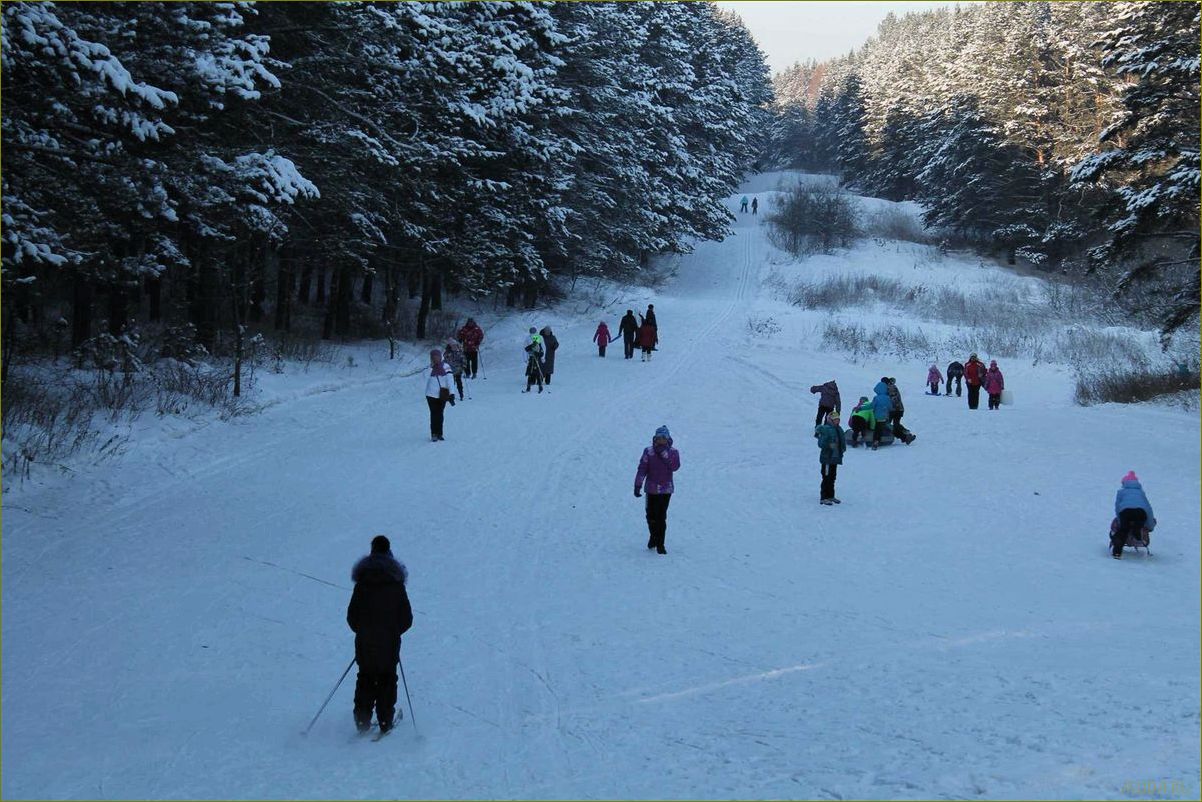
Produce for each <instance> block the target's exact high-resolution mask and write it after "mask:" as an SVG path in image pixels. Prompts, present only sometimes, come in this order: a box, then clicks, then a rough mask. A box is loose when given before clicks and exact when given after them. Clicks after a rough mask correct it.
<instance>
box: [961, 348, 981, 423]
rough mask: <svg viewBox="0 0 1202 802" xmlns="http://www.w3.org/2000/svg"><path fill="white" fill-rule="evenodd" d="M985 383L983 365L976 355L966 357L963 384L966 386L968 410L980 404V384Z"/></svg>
mask: <svg viewBox="0 0 1202 802" xmlns="http://www.w3.org/2000/svg"><path fill="white" fill-rule="evenodd" d="M984 381H985V363H983V362H982V361H981V360H979V359H977V355H976V354H972V355H971V356H969V357H968V363H967V364H965V365H964V382H965V383H966V384H967V385H968V408H969V409H976V408H977V407H978V406H979V405H980V403H981V384H982V383H984Z"/></svg>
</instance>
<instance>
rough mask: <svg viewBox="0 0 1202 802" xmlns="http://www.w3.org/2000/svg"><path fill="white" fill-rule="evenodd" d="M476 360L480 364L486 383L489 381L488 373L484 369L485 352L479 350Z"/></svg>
mask: <svg viewBox="0 0 1202 802" xmlns="http://www.w3.org/2000/svg"><path fill="white" fill-rule="evenodd" d="M476 359H477V360H479V362H480V374H481V376H482V377H483V378H484V380H485V381H488V371H487V370H485V369H484V352H483V351H480V350H477V351H476Z"/></svg>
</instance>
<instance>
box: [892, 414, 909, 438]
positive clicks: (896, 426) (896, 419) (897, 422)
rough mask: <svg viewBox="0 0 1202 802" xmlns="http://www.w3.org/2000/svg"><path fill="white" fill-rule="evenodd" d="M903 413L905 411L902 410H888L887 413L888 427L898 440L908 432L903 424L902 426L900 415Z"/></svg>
mask: <svg viewBox="0 0 1202 802" xmlns="http://www.w3.org/2000/svg"><path fill="white" fill-rule="evenodd" d="M905 414H906V413H904V412H890V413H889V426H890V428H892V429H893V436H894V437H896V438H897V439H898V440H904V439H906V437H907V436H908V435H909V434H910V430H909V429H907V428H906V427H905V426H902V422H901V419H902V415H905Z"/></svg>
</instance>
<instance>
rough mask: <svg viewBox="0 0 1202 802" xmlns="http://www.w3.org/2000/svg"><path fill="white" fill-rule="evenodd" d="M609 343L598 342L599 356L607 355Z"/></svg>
mask: <svg viewBox="0 0 1202 802" xmlns="http://www.w3.org/2000/svg"><path fill="white" fill-rule="evenodd" d="M607 345H609V343H597V356H605V346H607Z"/></svg>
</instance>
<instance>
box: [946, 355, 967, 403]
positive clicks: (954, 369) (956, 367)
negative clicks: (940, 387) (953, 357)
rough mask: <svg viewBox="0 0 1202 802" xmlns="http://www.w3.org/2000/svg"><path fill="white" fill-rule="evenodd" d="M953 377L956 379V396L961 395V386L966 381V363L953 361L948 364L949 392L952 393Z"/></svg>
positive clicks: (948, 393)
mask: <svg viewBox="0 0 1202 802" xmlns="http://www.w3.org/2000/svg"><path fill="white" fill-rule="evenodd" d="M952 379H955V380H956V398H959V397H960V388H961V385H962V384H963V381H964V365H962V364H960V363H959V362H952V363H951V364H949V365H948V366H947V393H946V395H951V394H952Z"/></svg>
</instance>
